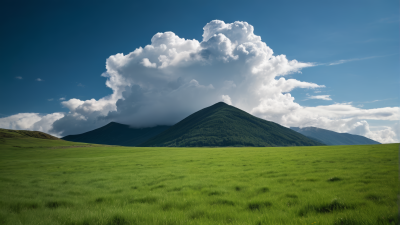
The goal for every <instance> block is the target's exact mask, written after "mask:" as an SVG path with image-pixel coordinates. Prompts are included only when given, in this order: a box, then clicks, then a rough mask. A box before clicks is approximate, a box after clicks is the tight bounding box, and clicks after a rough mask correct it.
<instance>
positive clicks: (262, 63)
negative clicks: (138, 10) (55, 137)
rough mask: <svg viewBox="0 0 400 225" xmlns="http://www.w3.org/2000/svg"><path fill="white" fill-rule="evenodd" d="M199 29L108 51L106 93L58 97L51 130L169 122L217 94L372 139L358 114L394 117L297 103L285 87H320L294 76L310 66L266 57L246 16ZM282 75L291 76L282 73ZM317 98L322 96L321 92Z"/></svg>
mask: <svg viewBox="0 0 400 225" xmlns="http://www.w3.org/2000/svg"><path fill="white" fill-rule="evenodd" d="M203 30H204V33H203V40H201V41H198V40H189V39H184V38H181V37H178V36H177V35H176V34H174V33H173V32H165V33H157V34H155V35H154V36H153V38H152V39H151V44H149V45H147V46H145V47H138V48H137V49H135V50H134V51H133V52H131V53H129V54H127V55H124V54H122V53H118V54H115V55H112V56H110V57H109V58H108V59H107V61H106V72H104V73H103V74H102V76H103V77H106V78H107V81H106V85H107V87H109V88H111V89H112V94H111V95H109V96H105V97H103V98H101V99H98V100H96V99H90V100H81V99H75V98H73V99H69V100H68V101H63V102H62V105H63V106H64V107H66V108H68V109H69V113H67V114H65V116H64V117H62V118H61V119H59V120H57V121H55V122H54V123H53V124H52V127H53V129H52V132H54V133H60V134H62V135H67V134H76V133H82V132H86V131H88V130H91V129H95V128H97V127H99V126H102V125H105V124H106V123H108V122H110V121H116V122H121V123H125V124H129V125H131V126H134V127H148V126H155V125H172V124H174V123H176V122H178V121H180V120H181V119H183V118H185V117H186V116H188V115H189V114H191V113H193V112H195V111H197V110H200V109H202V108H204V107H207V106H210V105H211V104H214V103H216V102H218V101H221V100H223V101H225V102H227V103H229V104H233V105H234V106H235V107H238V108H240V109H242V110H244V111H247V112H249V113H252V114H254V115H256V116H259V117H261V118H264V119H267V120H270V121H274V122H277V123H280V124H282V125H284V126H316V127H321V128H325V129H330V130H334V131H338V132H361V131H360V129H356V128H357V127H360V126H362V127H364V128H365V129H364V131H363V132H364V135H370V136H371V137H373V138H375V139H379V138H382V137H383V135H384V134H385V132H386V131H385V129H387V128H381V129H378V130H372V131H371V130H370V131H368V129H367V128H366V124H365V123H364V122H363V121H364V120H366V119H374V120H398V119H399V108H398V107H386V108H377V109H360V108H357V107H354V106H352V105H351V104H332V105H328V106H316V107H303V106H301V105H300V104H298V103H296V102H295V99H294V97H293V96H292V95H291V94H290V92H291V91H292V90H294V89H296V88H306V89H312V90H314V91H315V92H318V91H320V89H321V88H324V87H325V86H324V85H322V84H316V83H311V82H304V81H300V80H298V79H295V77H296V76H301V73H300V72H301V70H302V69H304V68H307V67H312V66H315V65H316V64H314V63H307V62H300V61H297V60H289V59H287V57H286V56H285V55H274V52H273V50H272V49H271V48H270V47H268V46H267V45H266V43H265V42H263V41H262V40H261V37H260V36H257V35H256V34H254V28H253V26H251V25H250V24H248V23H246V22H234V23H224V22H223V21H219V20H214V21H211V22H210V23H208V24H206V26H205V27H204V28H203ZM341 63H343V62H341ZM288 74H292V77H294V78H291V79H288V78H286V77H285V76H286V75H288ZM317 96H324V97H317ZM317 96H314V97H315V98H317V99H323V100H328V99H330V98H329V97H330V96H329V95H317ZM390 129H391V130H392V131H394V130H393V128H390ZM394 132H395V133H396V132H397V131H394ZM389 133H390V132H389ZM379 140H380V139H379ZM390 140H391V141H393V140H394V139H390ZM390 140H389V139H387V140H386V139H385V141H390Z"/></svg>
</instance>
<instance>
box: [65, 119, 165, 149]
mask: <svg viewBox="0 0 400 225" xmlns="http://www.w3.org/2000/svg"><path fill="white" fill-rule="evenodd" d="M169 127H170V126H155V127H147V128H132V127H130V126H129V125H125V124H120V123H117V122H110V123H108V124H107V125H105V126H102V127H99V128H97V129H94V130H92V131H88V132H85V133H82V134H75V135H67V136H65V137H63V138H62V139H63V140H66V141H74V142H85V143H96V144H107V145H121V146H137V145H139V144H140V143H142V142H144V141H146V140H148V139H149V138H151V137H153V136H155V135H157V134H159V133H160V132H162V131H164V130H166V129H168V128H169Z"/></svg>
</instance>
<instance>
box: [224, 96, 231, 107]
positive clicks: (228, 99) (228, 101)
mask: <svg viewBox="0 0 400 225" xmlns="http://www.w3.org/2000/svg"><path fill="white" fill-rule="evenodd" d="M222 101H223V102H225V103H226V104H228V105H232V100H231V97H229V95H222Z"/></svg>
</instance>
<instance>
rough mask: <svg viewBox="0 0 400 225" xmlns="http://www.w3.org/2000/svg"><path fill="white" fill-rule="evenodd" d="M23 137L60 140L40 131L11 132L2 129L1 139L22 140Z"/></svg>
mask: <svg viewBox="0 0 400 225" xmlns="http://www.w3.org/2000/svg"><path fill="white" fill-rule="evenodd" d="M22 137H32V138H41V139H49V140H59V138H57V137H54V136H52V135H50V134H46V133H43V132H40V131H29V130H9V129H2V128H0V139H1V138H22Z"/></svg>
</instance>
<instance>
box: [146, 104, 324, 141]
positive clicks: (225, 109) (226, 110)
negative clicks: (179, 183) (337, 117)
mask: <svg viewBox="0 0 400 225" xmlns="http://www.w3.org/2000/svg"><path fill="white" fill-rule="evenodd" d="M303 145H323V144H321V143H319V142H317V141H314V140H311V139H309V138H307V137H305V136H303V135H301V134H299V133H297V132H294V131H293V130H291V129H289V128H286V127H283V126H281V125H279V124H276V123H273V122H269V121H266V120H263V119H260V118H257V117H255V116H252V115H250V114H248V113H246V112H244V111H242V110H240V109H238V108H235V107H233V106H230V105H227V104H225V103H223V102H219V103H217V104H214V105H212V106H210V107H207V108H204V109H202V110H200V111H198V112H196V113H193V114H192V115H190V116H188V117H186V118H185V119H184V120H182V121H180V122H179V123H177V124H175V125H174V126H172V127H171V128H169V129H168V130H166V131H164V132H162V133H160V134H159V135H157V136H155V137H153V138H151V139H150V140H148V141H146V142H144V143H142V144H140V145H139V146H149V147H150V146H170V147H175V146H177V147H196V146H197V147H203V146H303Z"/></svg>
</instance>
